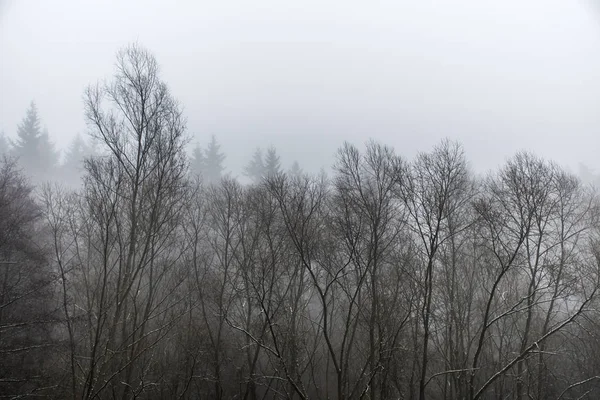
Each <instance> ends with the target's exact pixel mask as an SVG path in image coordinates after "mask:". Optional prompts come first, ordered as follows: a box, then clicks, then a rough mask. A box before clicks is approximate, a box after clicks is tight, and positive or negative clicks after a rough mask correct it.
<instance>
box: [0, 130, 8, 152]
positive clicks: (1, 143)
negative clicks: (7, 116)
mask: <svg viewBox="0 0 600 400" xmlns="http://www.w3.org/2000/svg"><path fill="white" fill-rule="evenodd" d="M6 154H8V139H6V135H5V134H4V131H2V132H0V158H2V156H4V155H6Z"/></svg>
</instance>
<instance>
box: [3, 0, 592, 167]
mask: <svg viewBox="0 0 600 400" xmlns="http://www.w3.org/2000/svg"><path fill="white" fill-rule="evenodd" d="M594 1H595V2H596V3H598V0H587V1H586V0H562V1H561V0H502V1H487V0H454V1H449V0H437V1H433V0H430V1H427V0H414V1H403V0H394V1H377V0H373V1H366V0H363V1H349V0H344V1H341V0H340V1H323V0H321V1H313V0H303V1H293V2H292V1H286V0H272V1H260V0H252V1H250V0H247V1H242V0H240V1H227V0H210V1H189V2H184V1H160V2H158V1H148V0H139V1H123V0H120V1H107V0H102V1H100V0H98V1H56V0H54V1H42V0H39V1H29V0H14V1H11V0H8V1H7V0H0V130H3V131H4V132H5V133H6V134H7V135H8V136H9V137H14V135H15V131H16V127H17V125H18V123H19V122H20V120H21V119H22V118H23V116H24V114H25V111H26V109H27V107H28V105H29V103H30V102H31V100H35V101H36V103H37V105H38V108H39V111H40V114H41V117H42V119H43V123H44V124H45V125H46V126H47V128H48V130H49V132H50V134H51V136H52V137H53V138H54V140H55V141H56V142H57V144H58V146H59V147H65V146H66V144H67V143H68V142H69V140H71V139H72V138H73V137H74V135H75V134H77V133H85V129H86V128H85V121H84V119H83V107H82V94H83V90H84V88H85V87H86V86H87V85H88V84H90V83H94V82H96V81H97V80H99V79H102V78H109V77H110V76H111V74H112V71H113V67H114V62H115V53H116V52H117V50H118V49H119V48H120V47H122V46H124V45H126V44H128V43H131V42H134V41H137V42H138V43H140V44H141V45H143V46H145V47H147V48H148V49H149V50H151V51H152V52H153V53H154V54H155V55H156V57H157V59H158V62H159V63H160V65H161V70H162V75H163V78H164V80H165V81H166V82H167V83H168V84H169V86H170V88H171V90H172V92H173V94H174V96H175V97H176V98H178V99H179V100H180V101H181V103H182V104H183V105H184V107H185V111H186V115H187V118H188V128H189V131H190V133H192V134H193V135H194V136H195V138H197V140H198V141H199V142H200V143H206V142H207V141H208V138H209V135H211V134H215V135H217V138H218V140H219V141H220V142H221V143H222V145H223V148H224V150H225V152H226V153H227V166H228V168H229V170H232V171H233V172H234V173H236V174H237V173H239V170H240V168H241V166H242V165H243V164H245V163H246V162H247V161H248V159H249V158H250V155H251V153H252V150H253V148H255V147H256V146H261V147H266V146H269V145H275V146H276V147H277V148H278V150H279V152H280V153H281V155H282V161H283V162H284V166H286V167H287V166H289V165H290V164H291V163H292V161H293V160H294V159H297V160H298V161H300V163H301V165H302V166H303V167H305V169H309V170H314V169H315V168H318V167H320V165H321V164H326V165H329V164H331V160H332V155H333V153H334V152H335V150H336V148H337V147H339V145H341V143H342V142H343V141H344V140H348V141H351V142H354V143H356V144H362V143H364V142H365V141H366V140H368V139H369V138H374V139H376V140H379V141H382V142H384V143H386V144H390V145H392V146H394V148H396V150H397V151H398V152H400V153H401V154H404V155H406V156H407V157H411V156H412V155H414V154H415V152H416V151H418V150H428V149H429V148H431V146H432V145H434V144H435V143H437V142H438V141H439V140H440V139H441V138H444V137H449V138H452V139H456V140H458V141H460V142H462V143H463V145H464V147H465V150H466V151H467V155H468V157H469V159H470V160H471V163H472V166H473V167H474V168H476V169H477V170H480V171H482V170H487V169H489V168H495V167H496V166H497V165H498V164H500V163H502V162H503V161H504V160H505V159H506V158H507V157H509V156H510V155H511V154H513V153H514V152H515V151H517V150H519V149H528V150H532V151H534V152H535V153H537V154H539V155H541V156H544V157H547V158H551V159H554V160H556V161H558V162H559V163H561V164H563V165H567V166H571V167H572V168H574V169H575V168H577V165H578V163H579V162H583V163H586V164H589V165H590V166H591V167H593V168H596V169H597V170H599V171H600V156H599V153H600V12H599V11H600V7H597V4H593V2H594ZM309 164H310V165H311V166H312V167H311V166H309Z"/></svg>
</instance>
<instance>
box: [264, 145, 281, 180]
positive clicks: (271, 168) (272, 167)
mask: <svg viewBox="0 0 600 400" xmlns="http://www.w3.org/2000/svg"><path fill="white" fill-rule="evenodd" d="M264 165H265V166H264V170H265V172H264V173H265V175H266V176H275V175H277V174H280V173H281V162H280V161H279V156H278V155H277V150H275V147H273V146H271V147H269V149H268V150H267V154H266V155H265V162H264Z"/></svg>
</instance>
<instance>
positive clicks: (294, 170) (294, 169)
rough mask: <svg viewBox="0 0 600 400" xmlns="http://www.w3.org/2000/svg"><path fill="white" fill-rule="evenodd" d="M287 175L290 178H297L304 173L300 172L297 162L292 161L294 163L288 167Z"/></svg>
mask: <svg viewBox="0 0 600 400" xmlns="http://www.w3.org/2000/svg"><path fill="white" fill-rule="evenodd" d="M288 173H289V175H290V176H292V177H298V176H300V175H302V174H303V173H304V171H302V168H300V164H298V161H294V163H293V164H292V166H291V167H290V169H289V171H288Z"/></svg>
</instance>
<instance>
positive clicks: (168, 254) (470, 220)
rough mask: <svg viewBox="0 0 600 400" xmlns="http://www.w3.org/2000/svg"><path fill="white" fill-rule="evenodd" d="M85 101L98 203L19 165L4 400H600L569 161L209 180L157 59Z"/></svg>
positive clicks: (528, 159)
mask: <svg viewBox="0 0 600 400" xmlns="http://www.w3.org/2000/svg"><path fill="white" fill-rule="evenodd" d="M85 105H86V118H87V121H88V123H89V126H90V131H91V134H92V135H93V137H94V138H95V139H96V140H97V141H98V142H99V143H100V146H101V151H100V152H98V155H95V156H93V157H89V158H87V159H86V162H85V175H84V178H83V185H82V186H81V188H80V189H79V190H76V191H67V190H64V189H60V188H58V187H50V186H45V187H43V189H42V190H40V194H41V195H40V196H39V197H40V199H39V200H38V199H37V198H35V197H34V194H33V192H32V189H31V188H30V187H29V186H28V185H27V183H26V182H25V181H24V180H23V178H22V177H21V175H20V173H19V171H18V170H17V169H16V168H15V166H14V164H11V163H10V162H8V161H5V163H4V166H3V167H2V168H0V397H2V396H5V397H8V398H13V397H14V398H17V397H27V396H36V397H40V396H41V397H44V396H46V397H52V398H73V399H79V398H85V399H94V398H99V399H109V398H110V399H114V398H121V399H130V398H147V399H159V398H160V399H174V398H181V399H184V398H190V399H191V398H216V399H233V398H237V399H264V398H293V399H309V398H312V399H326V398H331V399H395V398H402V399H417V398H418V399H469V400H474V399H488V398H490V399H491V398H493V399H507V398H509V399H569V398H583V397H585V396H587V397H588V398H597V397H598V396H600V382H598V379H599V378H600V377H599V376H598V375H599V369H600V361H599V360H600V343H599V342H598V339H597V336H598V335H597V333H598V332H599V331H600V316H599V315H598V312H597V310H598V301H599V299H598V298H597V297H598V296H597V290H598V288H599V287H600V242H599V241H598V240H599V236H598V233H599V230H598V228H599V227H600V225H599V224H600V220H599V217H600V210H599V208H598V206H599V203H598V198H597V196H596V195H595V193H594V192H593V191H592V190H591V189H589V188H587V187H585V186H583V185H582V184H581V183H580V182H579V181H578V179H577V178H575V177H574V176H572V175H570V174H569V173H567V172H565V171H564V170H562V169H561V168H559V167H558V166H557V165H555V164H553V163H551V162H547V161H545V160H542V159H539V158H537V157H536V156H534V155H532V154H529V153H519V154H517V155H516V156H514V157H513V158H511V159H510V160H509V161H508V162H507V163H506V164H505V165H504V166H503V167H501V168H500V169H499V170H498V171H496V172H494V173H491V174H489V175H488V176H486V177H484V178H480V177H475V176H474V175H473V174H472V173H471V172H470V171H469V169H468V168H467V161H466V158H465V155H464V154H463V151H462V148H461V146H460V145H459V144H456V143H453V142H451V141H443V142H441V143H440V144H439V145H438V146H436V147H435V148H433V149H432V150H431V151H430V152H425V153H421V154H419V155H418V156H417V157H415V159H413V160H406V159H404V158H402V157H401V156H399V155H397V154H396V153H395V152H394V150H393V149H391V148H389V147H387V146H384V145H382V144H379V143H375V142H369V143H368V144H367V146H366V148H365V149H364V150H361V149H358V148H357V147H355V146H353V145H351V144H344V145H343V146H342V147H341V148H340V150H339V151H338V154H337V158H336V163H335V166H334V173H333V174H332V176H331V177H327V176H325V175H318V176H309V175H306V174H302V173H301V172H300V171H299V169H298V172H296V173H293V174H292V173H288V174H286V173H282V172H280V171H279V170H278V168H275V167H273V171H274V172H273V173H265V174H263V175H264V176H262V177H261V178H260V179H259V178H256V179H255V181H256V182H254V183H253V184H251V185H242V184H240V183H239V182H237V181H236V180H233V179H230V178H222V179H220V180H216V179H213V178H211V179H209V182H205V183H202V180H199V179H194V178H191V175H190V174H189V173H188V165H187V160H186V157H185V153H184V146H185V145H186V140H187V139H186V136H185V120H184V118H183V116H182V112H181V108H180V106H179V105H178V103H177V102H176V101H175V100H174V99H173V97H172V96H171V95H170V93H169V91H168V88H167V86H166V85H165V84H164V83H163V82H162V81H161V80H160V78H159V75H158V66H157V63H156V61H155V60H154V58H153V57H152V56H151V55H150V54H149V53H148V52H147V51H146V50H144V49H142V48H140V47H138V46H132V47H128V48H126V49H125V50H123V51H122V52H120V53H119V56H118V60H117V72H116V76H115V79H114V80H113V81H112V83H108V84H106V85H98V86H92V87H90V88H89V89H88V90H87V91H86V96H85ZM215 152H216V150H215ZM207 154H208V153H207ZM215 154H216V153H215ZM273 157H276V156H275V154H273ZM274 160H275V161H277V160H276V159H275V158H274ZM275 161H273V164H276V163H275ZM214 175H215V176H217V175H218V174H217V173H215V174H214Z"/></svg>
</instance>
